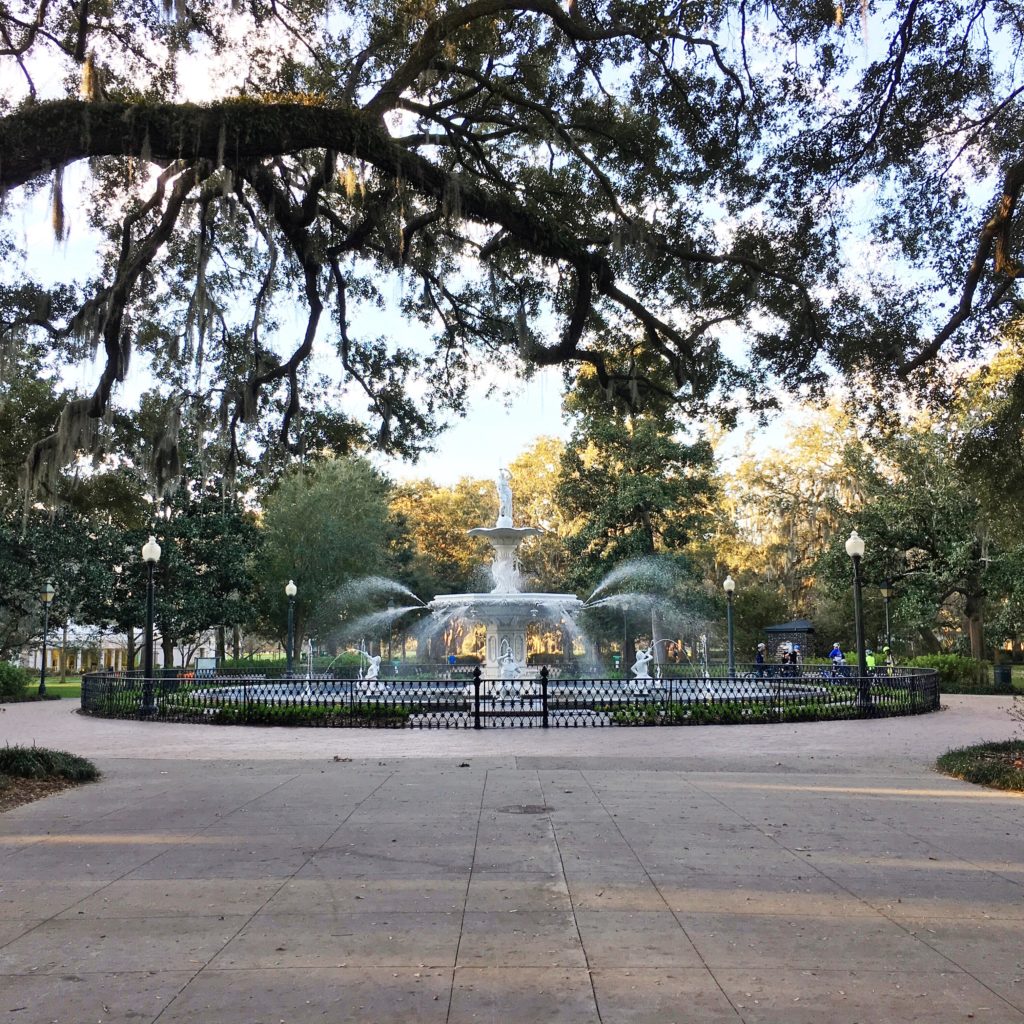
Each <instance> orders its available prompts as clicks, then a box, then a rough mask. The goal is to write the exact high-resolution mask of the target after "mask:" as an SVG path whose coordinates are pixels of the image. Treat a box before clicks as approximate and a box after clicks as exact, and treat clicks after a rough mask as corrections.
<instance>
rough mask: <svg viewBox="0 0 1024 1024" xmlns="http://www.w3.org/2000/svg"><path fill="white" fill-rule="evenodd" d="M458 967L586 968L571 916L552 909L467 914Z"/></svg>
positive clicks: (473, 912)
mask: <svg viewBox="0 0 1024 1024" xmlns="http://www.w3.org/2000/svg"><path fill="white" fill-rule="evenodd" d="M458 966H459V967H500V968H508V967H535V968H548V967H586V966H587V961H586V957H585V956H584V953H583V946H582V944H581V942H580V937H579V933H578V931H577V929H576V922H575V921H574V920H573V916H572V914H571V913H567V912H564V911H550V910H524V911H515V910H507V911H493V912H491V911H471V912H470V911H467V912H466V914H465V917H464V919H463V923H462V942H461V943H460V944H459V959H458Z"/></svg>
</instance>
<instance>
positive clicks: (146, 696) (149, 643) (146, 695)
mask: <svg viewBox="0 0 1024 1024" xmlns="http://www.w3.org/2000/svg"><path fill="white" fill-rule="evenodd" d="M142 560H143V562H145V563H146V646H145V648H144V650H143V656H142V713H143V714H144V715H152V714H154V713H155V712H156V701H155V700H154V699H153V694H154V680H153V672H154V671H155V670H154V668H153V570H154V569H155V568H156V563H157V562H159V561H160V545H159V544H157V542H156V537H154V536H153V535H152V534H150V535H149V540H147V541H146V543H145V544H143V545H142Z"/></svg>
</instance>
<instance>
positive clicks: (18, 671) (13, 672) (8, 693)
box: [0, 661, 32, 701]
mask: <svg viewBox="0 0 1024 1024" xmlns="http://www.w3.org/2000/svg"><path fill="white" fill-rule="evenodd" d="M31 680H32V677H31V675H30V673H28V672H27V671H26V670H25V669H23V668H19V667H18V666H17V665H12V664H11V663H10V662H9V661H0V701H5V700H24V699H25V698H26V697H27V696H28V687H29V683H30V682H31Z"/></svg>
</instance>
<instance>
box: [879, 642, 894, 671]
mask: <svg viewBox="0 0 1024 1024" xmlns="http://www.w3.org/2000/svg"><path fill="white" fill-rule="evenodd" d="M882 658H883V659H884V661H885V667H886V670H887V671H888V673H889V675H892V670H893V669H894V668H895V667H896V659H895V658H894V657H893V656H892V651H891V650H889V648H888V647H887V646H886V647H883V648H882Z"/></svg>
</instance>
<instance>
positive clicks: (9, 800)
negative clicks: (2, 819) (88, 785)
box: [0, 776, 80, 813]
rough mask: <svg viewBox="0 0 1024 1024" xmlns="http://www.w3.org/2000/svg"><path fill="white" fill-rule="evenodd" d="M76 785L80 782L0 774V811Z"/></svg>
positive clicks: (40, 798)
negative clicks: (12, 776)
mask: <svg viewBox="0 0 1024 1024" xmlns="http://www.w3.org/2000/svg"><path fill="white" fill-rule="evenodd" d="M77 785H80V783H77V782H72V781H71V780H70V779H60V778H57V779H15V778H11V777H10V776H0V813H3V812H4V811H9V810H10V809H11V808H12V807H20V806H21V805H22V804H30V803H32V801H33V800H42V799H43V797H47V796H52V795H53V794H54V793H60V792H62V791H63V790H65V789H70V788H71V787H72V786H77Z"/></svg>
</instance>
